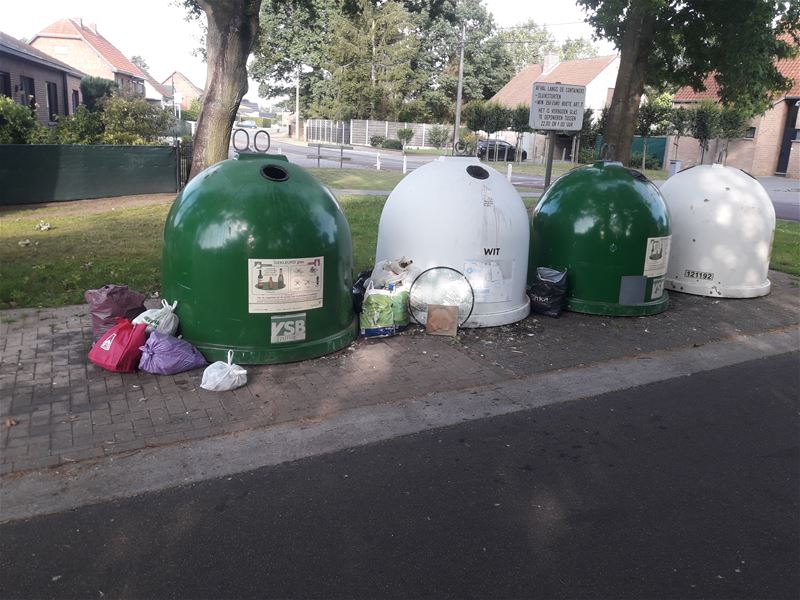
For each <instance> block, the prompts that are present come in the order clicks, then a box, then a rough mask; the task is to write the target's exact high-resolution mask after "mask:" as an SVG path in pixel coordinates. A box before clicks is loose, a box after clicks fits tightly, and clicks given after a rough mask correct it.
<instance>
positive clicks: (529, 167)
mask: <svg viewBox="0 0 800 600" xmlns="http://www.w3.org/2000/svg"><path fill="white" fill-rule="evenodd" d="M483 162H485V163H486V161H483ZM486 164H489V165H494V164H495V162H494V161H491V162H488V163H486ZM497 165H498V166H497V167H495V168H497V170H498V171H502V172H504V173H505V167H504V166H503V163H502V162H498V163H497ZM578 166H579V167H582V166H584V165H578ZM573 168H575V167H574V166H573V164H572V163H562V162H553V179H555V178H556V177H561V176H562V175H563V174H564V173H566V172H567V171H571V170H572V169H573ZM639 170H640V169H637V171H639ZM514 173H517V174H520V175H538V176H540V177H544V165H540V164H533V163H529V162H528V163H522V164H517V163H514ZM642 173H644V174H645V175H646V176H647V178H648V179H666V178H667V172H666V171H665V170H663V169H645V170H644V171H642Z"/></svg>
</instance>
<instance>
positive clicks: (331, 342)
mask: <svg viewBox="0 0 800 600" xmlns="http://www.w3.org/2000/svg"><path fill="white" fill-rule="evenodd" d="M357 335H358V319H353V322H352V323H351V324H350V325H349V326H348V327H347V329H344V330H343V331H340V332H338V333H335V334H334V335H331V336H328V337H326V338H323V339H321V340H308V341H305V342H299V343H298V342H292V343H288V344H279V345H276V346H275V347H274V348H264V347H263V346H259V347H257V348H252V349H251V348H246V347H244V348H243V347H241V346H239V347H236V348H231V347H230V346H221V345H219V344H208V343H203V342H199V343H195V342H192V343H193V344H194V345H195V347H196V348H197V349H198V350H200V352H202V353H203V356H205V357H206V360H208V361H209V362H213V361H216V360H221V361H223V362H227V360H228V350H233V362H234V363H236V364H239V365H275V364H280V363H288V362H298V361H301V360H308V359H311V358H318V357H320V356H324V355H325V354H330V353H331V352H336V351H337V350H341V349H342V348H345V347H346V346H349V345H350V344H351V343H352V342H353V340H355V339H356V336H357ZM188 341H191V340H188Z"/></svg>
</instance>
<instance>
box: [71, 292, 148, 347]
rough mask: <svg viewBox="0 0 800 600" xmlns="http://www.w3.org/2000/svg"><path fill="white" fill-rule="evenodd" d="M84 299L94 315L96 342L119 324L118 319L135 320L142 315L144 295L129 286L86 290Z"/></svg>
mask: <svg viewBox="0 0 800 600" xmlns="http://www.w3.org/2000/svg"><path fill="white" fill-rule="evenodd" d="M83 297H84V298H85V299H86V302H88V303H89V307H90V309H91V310H90V312H91V314H92V339H93V340H94V341H95V342H96V341H97V340H99V339H100V336H102V335H103V334H104V333H105V332H106V331H108V330H109V329H111V328H112V327H113V326H114V325H115V324H116V322H117V318H118V317H124V318H126V319H130V320H133V318H134V317H137V316H139V315H140V314H142V313H143V312H144V311H145V310H146V309H145V307H144V299H145V296H144V294H140V293H139V292H136V291H134V290H130V289H128V286H127V285H115V284H113V283H111V284H108V285H104V286H103V287H101V288H99V289H96V290H86V292H84V294H83Z"/></svg>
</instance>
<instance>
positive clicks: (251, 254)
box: [161, 154, 357, 364]
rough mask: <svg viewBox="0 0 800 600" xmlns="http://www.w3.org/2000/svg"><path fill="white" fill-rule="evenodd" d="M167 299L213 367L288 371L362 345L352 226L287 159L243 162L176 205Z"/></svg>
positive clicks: (201, 183) (196, 183)
mask: <svg viewBox="0 0 800 600" xmlns="http://www.w3.org/2000/svg"><path fill="white" fill-rule="evenodd" d="M162 262H163V268H162V292H161V293H162V297H164V298H169V300H170V302H173V301H175V300H177V301H178V306H177V309H176V313H177V314H178V317H179V318H180V333H181V334H182V335H183V338H184V339H186V340H188V341H190V342H191V343H192V344H194V345H195V346H197V348H198V349H199V350H200V351H201V352H202V353H203V354H204V355H205V356H206V358H207V359H209V360H226V358H227V352H228V350H233V353H234V357H233V360H234V362H237V363H240V364H271V363H284V362H292V361H298V360H304V359H309V358H315V357H318V356H322V355H323V354H327V353H329V352H333V351H335V350H339V349H341V348H343V347H345V346H347V345H348V344H350V343H351V342H352V341H353V340H354V339H355V336H356V332H357V320H356V315H355V312H354V310H353V303H352V298H351V288H352V268H353V248H352V239H351V236H350V226H349V224H348V223H347V219H346V217H345V215H344V213H343V212H342V210H341V208H340V206H339V204H338V203H337V202H336V199H335V198H334V196H333V194H331V192H330V191H329V190H328V189H327V188H326V187H325V186H324V185H323V184H322V183H320V182H319V181H318V180H317V179H316V178H315V177H314V176H313V175H311V174H310V173H309V172H308V171H306V170H305V169H303V168H301V167H299V166H297V165H293V164H291V163H289V162H288V160H287V159H286V157H285V156H279V155H265V154H252V155H250V154H242V155H240V156H238V157H237V158H235V159H232V160H226V161H223V162H221V163H218V164H216V165H213V166H212V167H209V168H208V169H206V170H205V171H203V172H202V173H200V174H199V175H197V176H196V177H195V178H194V179H192V181H190V182H189V184H188V185H187V186H186V188H184V190H183V191H182V192H181V194H180V195H179V196H178V198H177V200H176V201H175V203H174V204H173V205H172V209H171V210H170V212H169V215H168V217H167V222H166V224H165V227H164V251H163V261H162Z"/></svg>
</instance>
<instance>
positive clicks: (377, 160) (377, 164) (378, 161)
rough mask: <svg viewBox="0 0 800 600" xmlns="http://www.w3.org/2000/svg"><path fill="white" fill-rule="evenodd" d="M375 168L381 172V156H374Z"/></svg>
mask: <svg viewBox="0 0 800 600" xmlns="http://www.w3.org/2000/svg"><path fill="white" fill-rule="evenodd" d="M375 168H376V169H377V170H378V171H380V170H381V155H380V154H375Z"/></svg>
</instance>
